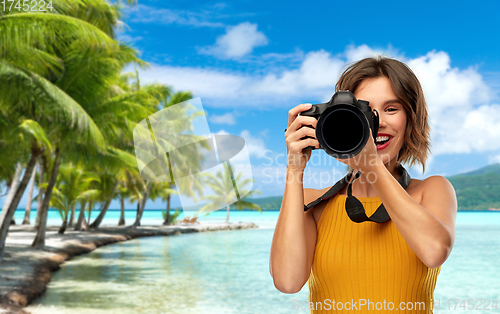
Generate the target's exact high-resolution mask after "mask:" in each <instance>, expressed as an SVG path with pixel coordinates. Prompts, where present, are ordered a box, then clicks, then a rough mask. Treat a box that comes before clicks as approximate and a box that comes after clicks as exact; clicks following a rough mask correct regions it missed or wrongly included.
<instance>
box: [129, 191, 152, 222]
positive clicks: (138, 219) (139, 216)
mask: <svg viewBox="0 0 500 314" xmlns="http://www.w3.org/2000/svg"><path fill="white" fill-rule="evenodd" d="M151 183H152V182H151V181H149V182H148V185H147V186H146V191H145V192H144V197H143V198H142V202H141V206H140V207H139V208H138V209H137V216H136V219H135V222H134V224H133V225H132V228H137V227H139V226H140V225H141V219H142V214H143V213H144V208H145V207H146V201H147V200H148V197H149V189H151Z"/></svg>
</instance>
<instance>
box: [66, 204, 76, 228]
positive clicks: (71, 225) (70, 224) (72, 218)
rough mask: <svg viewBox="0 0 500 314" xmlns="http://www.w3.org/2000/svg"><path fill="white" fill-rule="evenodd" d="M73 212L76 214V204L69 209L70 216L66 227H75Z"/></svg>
mask: <svg viewBox="0 0 500 314" xmlns="http://www.w3.org/2000/svg"><path fill="white" fill-rule="evenodd" d="M75 212H76V203H75V204H73V207H71V216H70V217H69V224H68V227H70V228H71V227H73V226H74V225H75Z"/></svg>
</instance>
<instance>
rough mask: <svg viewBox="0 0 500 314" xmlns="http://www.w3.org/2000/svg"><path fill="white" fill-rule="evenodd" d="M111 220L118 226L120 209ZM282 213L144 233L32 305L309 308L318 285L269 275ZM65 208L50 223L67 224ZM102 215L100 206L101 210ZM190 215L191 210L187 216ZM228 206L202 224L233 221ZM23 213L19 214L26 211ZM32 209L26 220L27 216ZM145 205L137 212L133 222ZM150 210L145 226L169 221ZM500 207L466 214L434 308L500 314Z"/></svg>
mask: <svg viewBox="0 0 500 314" xmlns="http://www.w3.org/2000/svg"><path fill="white" fill-rule="evenodd" d="M109 214H110V215H109V216H107V217H106V219H105V222H104V223H105V224H116V223H117V221H118V217H119V211H111V212H109ZM278 214H279V212H278V211H265V212H263V213H259V212H255V211H234V212H233V211H231V216H230V221H231V222H238V221H252V222H255V223H256V224H257V225H258V226H259V228H258V229H248V230H237V231H217V232H204V233H192V234H181V235H177V236H169V237H151V238H140V239H135V240H132V241H128V242H122V243H117V244H112V245H108V246H104V247H101V248H98V249H97V250H95V251H93V252H91V253H90V254H86V255H82V256H79V257H76V258H74V259H72V260H70V261H68V262H66V263H65V264H64V265H63V266H62V267H61V269H60V270H59V271H57V272H54V273H53V278H52V281H51V282H50V283H49V286H48V290H47V292H46V293H45V294H44V295H43V296H42V297H41V298H40V299H38V300H37V301H36V302H35V303H34V304H32V305H31V306H29V307H28V308H27V310H28V311H30V312H32V313H34V314H39V313H40V314H41V313H53V314H58V313H75V314H78V313H106V314H108V313H113V314H114V313H308V310H307V309H306V308H307V304H306V302H307V301H308V288H307V284H306V285H304V287H303V288H302V290H301V291H300V292H298V293H296V294H284V293H281V292H279V291H278V290H277V289H276V288H275V287H274V285H273V282H272V278H271V276H270V274H269V250H270V246H271V241H272V236H273V232H274V226H275V224H276V220H277V218H278ZM57 215H58V213H57V212H54V213H52V212H51V213H50V214H49V223H50V224H56V225H57V224H60V218H59V222H58V221H57V219H58V217H57ZM96 215H97V213H96ZM187 215H189V214H187ZM225 215H226V213H225V211H218V212H214V213H211V214H210V215H209V216H207V217H201V218H200V221H203V220H205V221H207V222H208V221H223V220H224V219H225ZM18 217H19V218H18ZM22 217H23V216H22V211H21V212H20V213H16V220H18V222H21V221H22ZM134 218H135V212H133V211H127V224H131V223H133V219H134ZM161 219H162V218H161V212H159V211H146V212H145V213H144V220H143V224H160V223H161ZM499 261H500V212H459V213H458V215H457V224H456V240H455V245H454V248H453V251H452V254H451V255H450V257H449V258H448V260H447V261H446V262H445V264H443V266H442V268H441V273H440V275H439V277H438V281H437V285H436V289H435V292H434V299H435V302H436V303H435V307H434V313H448V312H450V311H458V312H467V313H468V312H475V311H480V312H487V313H500V280H499V278H500V276H499V274H500V262H499Z"/></svg>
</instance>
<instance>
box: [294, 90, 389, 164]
mask: <svg viewBox="0 0 500 314" xmlns="http://www.w3.org/2000/svg"><path fill="white" fill-rule="evenodd" d="M300 115H303V116H309V117H314V118H316V119H317V120H318V123H317V125H316V138H317V140H318V142H319V144H320V147H319V148H320V149H323V150H324V151H325V152H326V153H327V154H328V155H330V156H332V157H335V158H339V159H347V158H351V157H354V156H356V155H357V154H359V152H360V151H361V150H362V149H363V148H364V147H365V145H366V143H367V142H368V139H369V138H370V130H371V132H372V135H373V138H376V137H377V133H378V125H379V117H378V112H377V111H376V110H372V109H371V108H370V105H369V103H368V101H365V100H357V99H356V97H354V95H353V94H352V93H351V92H349V91H338V92H336V93H335V94H334V95H333V97H332V99H331V100H330V101H329V102H327V103H322V104H317V105H312V107H311V109H309V110H307V111H304V112H302V113H300ZM308 127H311V126H308ZM305 138H310V137H309V136H307V137H305ZM305 149H316V148H314V147H312V146H308V147H306V148H305Z"/></svg>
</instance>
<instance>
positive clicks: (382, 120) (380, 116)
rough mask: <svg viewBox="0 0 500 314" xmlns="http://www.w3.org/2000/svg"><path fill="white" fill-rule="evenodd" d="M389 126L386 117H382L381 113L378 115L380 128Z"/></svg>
mask: <svg viewBox="0 0 500 314" xmlns="http://www.w3.org/2000/svg"><path fill="white" fill-rule="evenodd" d="M386 126H387V124H386V122H385V119H384V118H383V117H382V115H381V114H379V115H378V127H379V128H385V127H386Z"/></svg>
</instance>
